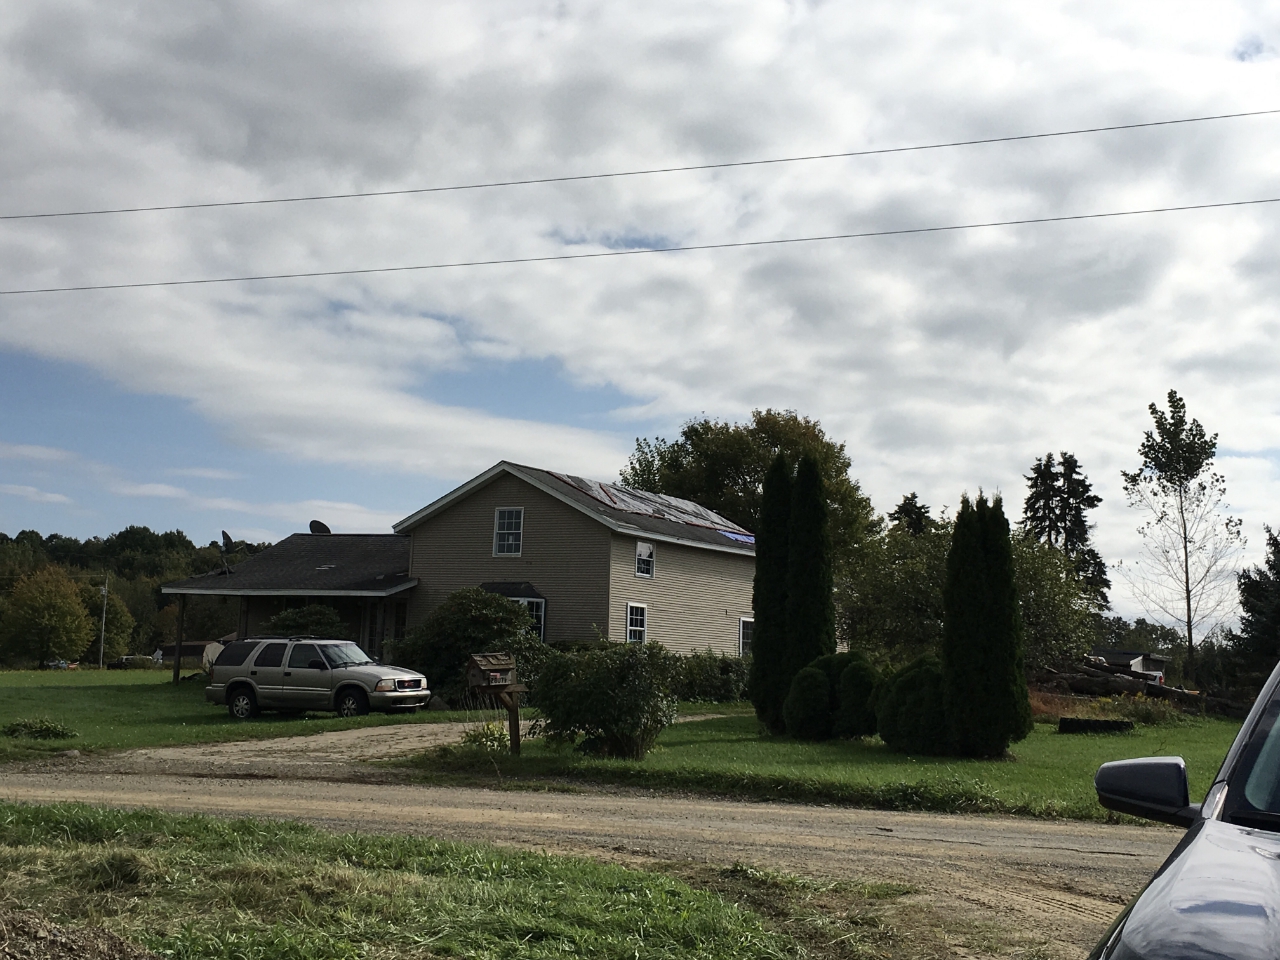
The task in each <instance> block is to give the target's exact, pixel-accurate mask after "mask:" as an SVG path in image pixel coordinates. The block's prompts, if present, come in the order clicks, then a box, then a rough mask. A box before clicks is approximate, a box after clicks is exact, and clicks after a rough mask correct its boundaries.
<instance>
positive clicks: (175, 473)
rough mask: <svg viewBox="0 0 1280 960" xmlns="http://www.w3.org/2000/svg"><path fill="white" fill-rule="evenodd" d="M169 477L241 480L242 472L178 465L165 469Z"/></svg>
mask: <svg viewBox="0 0 1280 960" xmlns="http://www.w3.org/2000/svg"><path fill="white" fill-rule="evenodd" d="M165 473H167V474H168V475H169V476H171V477H193V478H195V479H197V480H243V479H244V474H241V473H236V472H235V471H233V470H221V469H218V468H217V467H180V468H175V469H172V470H166V471H165Z"/></svg>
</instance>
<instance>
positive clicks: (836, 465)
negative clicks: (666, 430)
mask: <svg viewBox="0 0 1280 960" xmlns="http://www.w3.org/2000/svg"><path fill="white" fill-rule="evenodd" d="M779 453H781V454H783V455H784V456H785V457H786V458H787V462H788V463H791V464H793V465H794V464H796V463H797V462H798V461H799V460H800V458H801V456H803V455H805V454H808V455H810V456H811V457H813V459H814V461H815V462H816V463H817V465H818V469H819V472H820V473H821V474H822V479H823V481H824V484H825V490H826V496H827V509H828V512H829V515H830V525H831V539H832V547H833V556H834V562H835V564H836V566H837V567H838V568H843V567H844V566H845V565H846V564H847V563H848V562H850V560H851V559H852V557H853V556H854V554H855V553H856V551H857V549H858V546H859V545H860V544H861V543H862V542H863V541H864V540H865V539H866V538H867V537H868V536H869V535H871V534H873V533H874V532H875V530H876V527H877V519H876V515H875V511H874V510H873V509H872V508H871V501H870V500H868V499H867V497H866V496H865V495H864V494H863V493H862V490H861V488H860V487H859V486H858V482H857V481H856V480H854V479H852V478H851V477H850V476H849V469H850V466H851V462H850V460H849V456H848V454H847V453H846V452H845V448H844V444H842V443H836V442H834V441H833V440H831V439H830V438H829V437H828V436H827V435H826V433H825V432H824V431H823V429H822V425H821V424H819V423H818V421H816V420H811V419H809V418H808V417H802V416H800V415H799V414H797V413H796V412H795V411H794V410H756V411H753V412H752V414H751V422H750V423H741V424H739V423H727V422H722V421H719V420H711V419H708V418H705V417H704V418H702V419H700V420H690V421H689V422H688V423H686V424H685V425H684V427H683V428H682V429H681V431H680V436H679V438H678V439H676V440H672V441H668V440H664V439H662V438H661V437H658V438H655V439H653V440H642V439H637V440H636V449H635V451H634V452H633V453H632V455H631V457H630V458H629V459H628V461H627V466H626V469H624V470H623V471H622V474H621V480H622V483H623V484H625V485H626V486H629V487H632V488H634V489H637V490H648V491H650V492H652V493H664V494H667V495H668V496H672V497H680V498H681V499H684V500H692V501H694V502H695V503H699V504H701V505H702V506H704V507H707V508H708V509H711V510H714V511H716V512H717V513H719V514H720V515H721V516H724V517H727V518H728V519H729V520H732V521H733V522H734V523H737V524H740V525H741V526H744V527H746V528H747V529H748V530H751V531H755V530H756V529H757V527H758V525H759V523H760V515H761V510H762V506H763V496H764V478H765V474H766V473H767V472H768V471H769V467H770V465H771V464H772V463H773V460H774V458H775V457H776V456H777V455H778V454H779Z"/></svg>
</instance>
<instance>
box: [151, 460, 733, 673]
mask: <svg viewBox="0 0 1280 960" xmlns="http://www.w3.org/2000/svg"><path fill="white" fill-rule="evenodd" d="M393 529H394V531H395V532H394V533H391V534H294V535H293V536H290V537H287V538H286V539H284V540H282V541H280V543H278V544H275V545H274V546H272V547H270V548H268V549H267V550H264V551H263V552H262V553H259V554H257V555H256V556H254V557H251V558H249V559H248V560H246V561H244V562H243V563H240V564H238V565H237V566H236V567H235V568H234V570H233V571H232V572H231V573H230V574H227V573H225V572H223V571H217V572H215V573H211V574H208V575H205V576H202V577H191V578H189V579H187V580H183V581H180V582H178V583H172V584H166V585H165V586H164V588H163V589H164V592H165V593H170V594H187V595H192V594H210V595H216V596H226V597H233V596H234V597H239V598H240V629H239V633H240V635H241V636H247V635H249V634H251V633H255V632H258V631H259V630H260V629H261V627H262V624H263V623H265V621H266V620H268V619H269V618H270V617H272V616H274V615H275V614H276V613H279V612H280V611H281V610H283V609H285V608H287V607H296V606H302V605H304V604H305V603H327V604H330V605H332V606H334V607H335V608H336V609H338V610H339V612H340V613H342V614H343V616H344V618H345V619H346V620H347V621H348V624H349V625H350V627H351V629H352V635H353V636H358V637H359V639H360V640H361V642H362V644H363V645H364V646H365V648H366V649H368V650H369V651H370V652H371V653H375V654H377V653H380V652H381V650H382V646H383V643H384V642H385V641H386V640H388V639H391V638H393V637H395V636H402V635H403V634H404V632H405V631H408V630H412V629H413V628H414V627H415V626H417V625H418V624H419V623H421V622H422V621H423V620H424V619H425V618H426V617H427V616H428V615H429V614H430V613H431V611H432V610H434V609H435V608H436V607H437V606H439V605H440V603H441V602H442V601H443V600H444V598H445V597H447V596H448V595H449V594H450V593H453V592H454V591H455V590H459V589H461V588H463V587H481V588H483V589H485V590H489V591H491V592H493V593H498V594H501V595H503V596H506V597H509V598H510V599H512V600H514V601H516V602H517V603H521V604H523V605H524V606H525V607H527V608H528V610H529V612H530V614H531V615H532V616H533V619H534V623H535V624H536V626H537V628H538V632H539V633H540V634H541V635H542V637H543V638H544V639H545V640H547V641H549V642H571V641H575V640H590V639H594V638H595V637H596V636H598V635H604V636H607V637H609V638H610V639H613V640H617V641H623V640H626V641H631V642H653V643H661V644H662V645H663V646H665V647H668V648H670V649H672V650H675V651H678V652H681V653H693V652H696V651H701V650H705V649H708V648H709V649H712V650H715V651H716V652H719V653H725V654H735V655H740V654H742V653H745V652H748V651H749V648H750V642H751V631H752V626H753V622H754V615H753V613H752V610H751V589H752V580H753V578H754V576H755V537H754V536H753V535H752V534H751V532H750V531H748V530H745V529H743V528H742V527H739V526H737V525H736V524H734V523H732V522H730V521H729V520H727V519H725V518H724V517H722V516H719V515H718V514H716V513H714V512H712V511H710V510H707V509H706V508H704V507H701V506H699V505H698V504H695V503H691V502H689V501H687V500H679V499H677V498H675V497H666V496H661V495H659V494H651V493H643V492H640V491H635V490H629V489H627V488H625V487H621V486H618V485H617V484H612V483H601V482H599V481H595V480H586V479H583V478H581V477H575V476H571V475H569V474H561V473H554V472H552V471H549V470H541V469H537V468H534V467H527V466H522V465H520V464H514V463H508V462H505V461H504V462H502V463H499V464H497V465H495V466H493V467H491V468H490V469H488V470H486V471H485V472H484V473H482V474H480V475H479V476H477V477H474V478H473V479H471V480H469V481H467V482H466V483H464V484H463V485H462V486H460V487H458V488H457V489H456V490H453V491H451V492H450V493H448V494H446V495H445V496H443V497H441V498H440V499H438V500H436V501H435V502H434V503H431V504H428V505H427V506H425V507H423V508H422V509H421V510H419V511H417V512H416V513H414V514H412V515H411V516H409V517H406V518H405V519H404V520H401V521H400V522H399V523H397V524H395V526H394V528H393Z"/></svg>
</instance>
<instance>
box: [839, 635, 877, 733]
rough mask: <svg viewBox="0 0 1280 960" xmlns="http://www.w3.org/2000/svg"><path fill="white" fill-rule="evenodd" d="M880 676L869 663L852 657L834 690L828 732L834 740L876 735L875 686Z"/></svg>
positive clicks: (862, 658)
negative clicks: (836, 703) (832, 714)
mask: <svg viewBox="0 0 1280 960" xmlns="http://www.w3.org/2000/svg"><path fill="white" fill-rule="evenodd" d="M879 680H880V675H879V674H878V673H877V672H876V668H875V667H873V666H872V665H871V663H870V661H868V660H867V658H866V657H864V656H862V655H861V654H854V655H852V656H851V657H850V659H849V664H848V666H846V667H845V668H844V670H843V671H842V672H841V674H840V680H839V681H838V686H837V687H836V694H837V699H838V700H839V705H838V706H837V708H836V712H835V718H834V721H833V723H832V730H831V732H832V733H833V734H834V735H835V736H837V737H869V736H871V735H872V734H873V733H875V732H876V706H875V694H876V684H877V683H878V681H879Z"/></svg>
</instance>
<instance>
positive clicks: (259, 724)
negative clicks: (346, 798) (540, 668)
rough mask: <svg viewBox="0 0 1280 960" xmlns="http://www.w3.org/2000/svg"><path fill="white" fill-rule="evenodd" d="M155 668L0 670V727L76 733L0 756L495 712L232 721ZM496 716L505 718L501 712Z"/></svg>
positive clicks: (190, 686) (188, 684)
mask: <svg viewBox="0 0 1280 960" xmlns="http://www.w3.org/2000/svg"><path fill="white" fill-rule="evenodd" d="M170 680H171V674H169V673H168V672H166V671H162V670H110V671H105V670H57V671H54V670H47V671H46V670H9V671H0V728H3V727H5V726H7V725H8V724H10V723H13V722H15V721H18V720H29V719H33V718H37V717H40V718H47V719H49V720H51V721H53V722H54V723H56V724H60V725H62V726H64V727H66V728H68V729H70V730H74V731H76V732H78V733H79V736H78V737H76V738H75V739H70V738H67V739H61V740H58V739H50V740H31V739H16V738H11V737H0V763H5V762H9V761H14V760H28V759H35V758H38V757H40V756H47V755H48V754H50V753H55V752H57V751H60V750H67V749H70V748H75V749H77V750H80V751H94V750H107V749H122V748H131V747H159V746H172V745H175V744H186V743H214V742H221V741H227V740H258V739H265V738H268V737H288V736H295V735H299V734H306V733H319V732H321V731H324V730H349V729H351V728H353V727H372V726H382V725H385V724H389V723H435V722H442V721H449V720H475V719H485V720H488V719H494V718H496V717H498V716H499V714H498V713H497V712H494V711H477V712H472V713H462V712H457V713H455V712H451V711H419V712H418V713H416V714H390V715H388V714H372V715H370V716H367V717H356V718H352V719H347V720H343V719H339V718H338V717H335V716H334V715H333V714H323V713H315V714H309V715H305V716H302V717H286V716H282V715H278V714H270V713H268V714H263V715H262V716H261V717H259V718H258V719H256V720H252V721H249V722H245V723H242V722H236V721H233V720H232V719H231V718H230V717H229V716H228V715H227V710H226V708H225V707H219V706H215V705H214V704H212V703H208V702H206V700H205V699H204V683H203V682H202V681H199V680H191V681H183V682H182V683H181V684H179V685H177V686H174V684H173V683H171V682H170ZM501 717H502V718H504V719H505V717H506V713H505V712H502V713H501Z"/></svg>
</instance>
